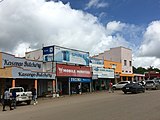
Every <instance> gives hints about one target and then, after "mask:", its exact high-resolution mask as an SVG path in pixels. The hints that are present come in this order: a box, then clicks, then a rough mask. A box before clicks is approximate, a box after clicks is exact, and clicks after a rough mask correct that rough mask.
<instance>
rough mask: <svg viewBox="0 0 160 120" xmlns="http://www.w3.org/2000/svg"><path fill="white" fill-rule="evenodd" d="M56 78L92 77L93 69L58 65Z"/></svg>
mask: <svg viewBox="0 0 160 120" xmlns="http://www.w3.org/2000/svg"><path fill="white" fill-rule="evenodd" d="M56 76H68V77H70V76H72V77H87V78H90V77H92V74H91V68H90V67H84V66H73V65H64V64H57V65H56Z"/></svg>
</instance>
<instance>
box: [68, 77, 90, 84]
mask: <svg viewBox="0 0 160 120" xmlns="http://www.w3.org/2000/svg"><path fill="white" fill-rule="evenodd" d="M70 82H82V83H88V82H91V79H89V78H70Z"/></svg>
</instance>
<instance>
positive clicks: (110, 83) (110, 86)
mask: <svg viewBox="0 0 160 120" xmlns="http://www.w3.org/2000/svg"><path fill="white" fill-rule="evenodd" d="M112 87H113V83H112V82H111V81H110V82H109V93H111V92H112V93H113V92H114V91H113V88H112Z"/></svg>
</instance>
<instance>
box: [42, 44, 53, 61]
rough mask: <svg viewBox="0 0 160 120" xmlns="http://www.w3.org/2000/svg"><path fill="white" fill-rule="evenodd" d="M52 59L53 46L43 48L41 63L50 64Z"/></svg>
mask: <svg viewBox="0 0 160 120" xmlns="http://www.w3.org/2000/svg"><path fill="white" fill-rule="evenodd" d="M53 58H54V46H49V47H43V61H44V62H52V61H54V60H53Z"/></svg>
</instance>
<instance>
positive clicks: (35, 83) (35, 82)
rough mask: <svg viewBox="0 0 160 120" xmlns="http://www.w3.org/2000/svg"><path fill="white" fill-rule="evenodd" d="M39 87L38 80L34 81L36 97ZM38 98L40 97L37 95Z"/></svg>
mask: <svg viewBox="0 0 160 120" xmlns="http://www.w3.org/2000/svg"><path fill="white" fill-rule="evenodd" d="M37 85H38V84H37V80H34V88H35V89H36V95H37V91H38V90H37V89H38V87H37ZM37 96H38V95H37ZM37 96H36V98H37Z"/></svg>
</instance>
